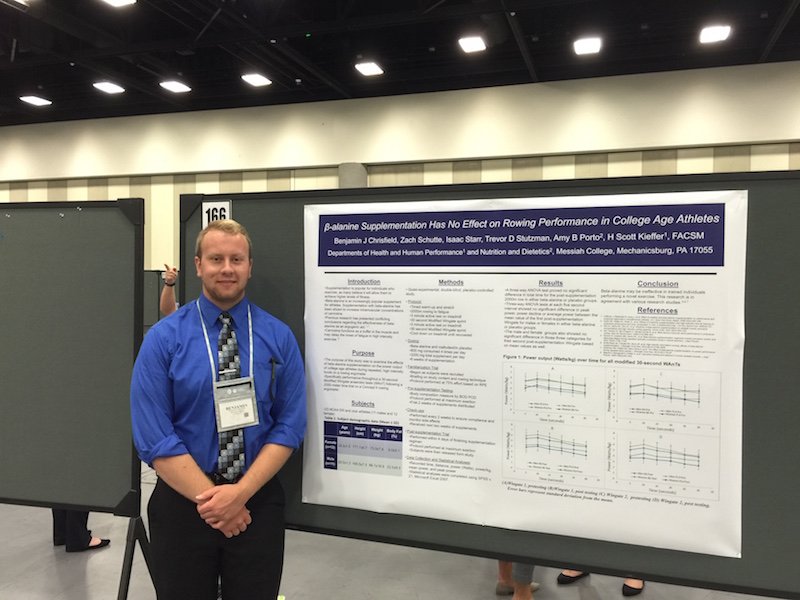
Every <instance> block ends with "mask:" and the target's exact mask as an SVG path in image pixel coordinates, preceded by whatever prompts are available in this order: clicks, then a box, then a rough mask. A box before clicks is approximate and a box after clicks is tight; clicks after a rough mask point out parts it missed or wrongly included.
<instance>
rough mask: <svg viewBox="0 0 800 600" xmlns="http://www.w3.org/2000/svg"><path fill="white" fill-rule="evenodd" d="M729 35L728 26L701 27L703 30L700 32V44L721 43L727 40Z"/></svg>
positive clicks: (729, 28)
mask: <svg viewBox="0 0 800 600" xmlns="http://www.w3.org/2000/svg"><path fill="white" fill-rule="evenodd" d="M730 34H731V27H730V25H713V26H711V27H703V30H702V31H701V32H700V43H701V44H713V43H714V42H722V41H725V40H727V39H728V36H729V35H730Z"/></svg>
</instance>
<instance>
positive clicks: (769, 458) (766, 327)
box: [181, 173, 800, 598]
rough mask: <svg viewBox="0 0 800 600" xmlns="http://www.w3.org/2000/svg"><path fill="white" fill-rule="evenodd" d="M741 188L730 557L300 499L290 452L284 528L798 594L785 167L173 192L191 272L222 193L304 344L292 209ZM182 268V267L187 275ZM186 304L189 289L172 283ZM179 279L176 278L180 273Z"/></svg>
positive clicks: (259, 283) (271, 298) (265, 283)
mask: <svg viewBox="0 0 800 600" xmlns="http://www.w3.org/2000/svg"><path fill="white" fill-rule="evenodd" d="M704 190H746V191H747V195H748V215H747V248H746V255H745V292H744V304H745V330H746V337H745V339H746V343H745V350H744V372H743V380H742V398H743V402H742V415H741V417H742V463H741V464H742V489H741V497H742V506H741V510H742V523H741V526H742V536H741V539H742V553H741V554H742V555H741V558H730V557H720V556H712V555H709V554H703V553H698V552H682V551H676V550H666V549H659V548H650V547H647V546H641V545H634V544H622V543H613V542H607V541H600V540H593V539H585V538H581V537H577V536H564V535H558V534H552V533H546V534H545V533H536V532H526V531H519V530H511V529H504V528H498V527H486V526H480V525H474V524H465V523H460V522H454V521H446V520H441V519H430V518H423V517H415V516H408V515H400V514H392V513H379V512H373V511H367V510H355V509H352V508H341V507H332V506H324V505H314V504H307V503H303V502H302V490H301V479H302V460H301V456H300V455H299V453H298V454H296V455H295V456H294V457H293V458H292V460H291V461H290V463H289V464H288V465H287V467H286V468H285V469H284V470H283V472H282V473H281V478H282V481H283V482H284V485H285V487H286V488H287V492H288V502H289V504H288V507H287V520H288V522H289V524H290V526H292V527H295V528H298V529H302V530H307V531H316V532H323V533H330V534H335V535H344V536H349V537H356V538H361V539H370V540H377V541H384V542H390V543H398V544H405V545H409V546H418V547H424V548H431V549H436V550H444V551H450V552H458V553H463V554H474V555H479V556H487V557H493V558H505V559H512V560H513V559H521V560H525V561H528V562H532V563H535V564H542V565H550V566H555V567H562V566H565V565H569V566H574V567H575V568H581V569H584V570H590V571H593V572H601V573H607V574H612V575H625V574H628V573H635V574H637V575H640V576H642V577H644V578H646V579H651V580H656V581H664V582H668V583H676V584H683V585H691V586H698V587H708V588H717V589H724V590H729V591H734V592H742V593H753V594H760V595H766V596H776V597H783V598H800V575H798V574H797V573H796V570H794V569H793V566H792V558H791V557H793V556H796V555H797V554H798V550H800V547H798V546H800V515H797V514H796V512H797V511H796V510H795V507H794V500H793V499H794V498H796V496H797V492H798V488H800V481H799V480H798V479H799V478H798V477H796V476H795V474H794V473H793V469H794V467H793V465H795V464H798V459H800V448H799V447H798V444H796V443H795V441H794V440H795V433H794V425H793V424H796V423H797V422H798V421H799V420H800V415H798V414H797V413H798V411H797V409H796V403H795V402H794V396H795V390H796V389H798V384H800V381H798V377H799V376H798V374H797V370H796V369H795V365H796V363H797V360H798V350H797V343H796V341H795V340H796V339H797V338H798V333H800V331H799V329H800V318H798V316H797V311H796V310H794V299H795V298H797V297H798V292H800V277H799V276H798V274H797V273H796V270H795V269H793V265H795V264H796V263H797V259H798V258H800V257H799V256H798V255H800V248H799V247H798V244H797V243H796V235H795V234H794V227H793V223H794V222H795V221H796V220H797V219H798V218H800V204H798V191H800V178H798V176H797V174H794V173H790V174H778V175H773V174H770V175H750V174H747V175H729V176H725V177H721V176H718V175H717V176H692V177H655V178H636V179H617V180H582V181H570V182H544V183H519V184H497V185H469V186H448V187H433V188H432V187H424V188H385V189H365V190H336V191H318V192H301V193H254V194H239V195H226V196H211V197H209V196H202V195H192V196H184V197H182V207H181V210H182V235H181V237H182V258H181V264H182V265H183V267H184V269H191V266H190V265H191V261H192V256H193V253H194V239H195V237H196V234H197V232H198V231H199V223H200V221H199V219H200V215H199V211H197V208H198V207H199V206H200V204H201V203H202V201H203V200H204V199H210V200H219V199H222V198H224V199H230V200H231V201H232V216H233V218H235V219H236V220H238V221H240V222H241V223H243V224H244V225H245V226H246V227H247V228H248V230H249V231H250V233H251V235H252V237H253V242H254V246H255V248H254V253H255V254H254V267H253V279H252V280H251V283H250V285H249V288H248V289H249V295H250V298H251V299H252V300H253V301H254V302H256V303H257V304H259V305H261V306H262V307H264V308H265V309H266V310H268V311H269V312H271V313H273V314H274V315H276V316H277V317H279V318H280V319H282V320H284V321H285V322H286V323H287V324H289V326H290V327H291V328H292V330H293V331H294V332H295V335H296V336H297V338H298V341H299V342H300V344H301V347H302V345H303V341H304V339H305V331H304V319H303V310H304V306H305V301H304V273H303V209H304V206H305V205H307V204H326V203H332V204H351V203H385V202H393V201H398V202H416V201H435V202H447V201H449V200H455V201H463V200H470V199H476V198H493V197H494V198H536V197H558V196H580V195H597V194H601V195H603V194H642V193H661V192H683V191H704ZM186 272H193V271H186ZM183 280H184V281H185V282H186V286H187V289H186V295H185V296H184V297H185V298H192V297H196V295H197V294H198V293H199V286H198V285H197V283H196V281H194V280H192V278H190V277H185V278H183ZM187 280H188V281H187Z"/></svg>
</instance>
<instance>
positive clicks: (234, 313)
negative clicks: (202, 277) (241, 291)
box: [198, 292, 250, 330]
mask: <svg viewBox="0 0 800 600" xmlns="http://www.w3.org/2000/svg"><path fill="white" fill-rule="evenodd" d="M198 302H199V303H200V311H201V312H202V313H203V320H204V321H205V322H206V327H208V328H209V329H211V328H212V327H216V324H218V323H219V315H220V314H221V313H222V312H224V311H223V310H222V309H221V308H219V307H218V306H217V305H216V304H214V303H213V302H211V300H209V299H208V298H206V296H205V294H203V293H202V292H201V294H200V298H199V299H198ZM249 304H250V301H249V300H248V299H247V294H245V296H244V298H242V299H241V300H240V301H239V303H238V304H236V305H235V306H233V307H231V308H229V309H228V311H227V312H228V313H229V314H230V315H231V317H232V318H233V327H234V329H237V330H239V329H241V328H242V327H245V328H246V327H247V307H248V306H249Z"/></svg>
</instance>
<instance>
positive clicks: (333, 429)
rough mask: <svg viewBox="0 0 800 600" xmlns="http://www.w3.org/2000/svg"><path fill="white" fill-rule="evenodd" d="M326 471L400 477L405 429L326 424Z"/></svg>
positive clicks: (384, 426) (333, 422)
mask: <svg viewBox="0 0 800 600" xmlns="http://www.w3.org/2000/svg"><path fill="white" fill-rule="evenodd" d="M325 468H326V469H335V470H338V471H357V472H361V473H372V474H382V475H396V476H400V475H401V474H402V472H403V428H402V427H387V426H386V425H369V424H363V423H340V422H335V421H325Z"/></svg>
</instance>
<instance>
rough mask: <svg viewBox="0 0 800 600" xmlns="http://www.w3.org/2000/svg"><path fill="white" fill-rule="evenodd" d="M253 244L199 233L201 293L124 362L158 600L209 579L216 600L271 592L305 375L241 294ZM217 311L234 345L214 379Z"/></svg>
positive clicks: (201, 595)
mask: <svg viewBox="0 0 800 600" xmlns="http://www.w3.org/2000/svg"><path fill="white" fill-rule="evenodd" d="M251 250H252V242H251V241H250V238H249V236H248V235H247V231H245V229H244V228H243V227H242V226H241V225H240V224H239V223H237V222H235V221H231V220H223V221H214V222H212V223H211V224H209V226H208V227H207V228H206V229H204V230H203V231H201V232H200V235H199V236H198V238H197V244H196V248H195V265H196V267H197V276H198V277H199V278H200V279H201V281H202V295H201V296H200V298H199V299H198V300H197V301H195V302H190V303H188V304H186V305H184V306H183V307H181V308H180V309H179V310H178V311H177V312H175V313H174V314H172V315H170V316H169V317H168V318H166V319H162V320H160V321H159V322H158V323H156V324H155V325H154V326H153V327H152V328H151V329H150V331H149V332H148V334H147V336H146V337H145V340H144V342H143V343H142V347H141V349H140V350H139V355H138V357H137V359H136V364H135V366H134V369H133V377H132V381H131V415H132V422H133V438H134V443H135V445H136V448H137V450H138V453H139V456H140V458H141V459H142V460H143V461H144V462H146V463H147V464H149V465H151V466H152V467H153V468H154V469H155V471H156V473H157V474H158V482H157V484H156V487H155V489H154V491H153V494H152V496H151V498H150V503H149V505H148V518H149V526H150V538H151V550H152V556H153V563H154V564H153V565H152V566H153V577H154V580H155V585H156V591H157V594H158V598H159V600H173V599H187V598H191V599H192V600H215V599H216V597H217V581H218V579H219V580H221V582H222V593H223V595H224V598H225V600H248V599H251V598H253V599H255V598H259V599H274V598H276V597H277V595H278V588H279V585H280V578H281V571H282V567H283V547H284V516H283V508H284V495H283V489H282V488H281V485H280V482H279V481H278V480H277V478H276V477H275V475H276V474H277V473H278V471H279V470H280V468H281V467H282V466H283V465H284V463H285V462H286V461H287V460H288V458H289V456H290V455H291V454H292V452H293V451H294V450H296V449H297V448H298V447H299V446H300V444H301V442H302V440H303V436H304V435H305V429H306V395H305V374H304V367H303V361H302V358H301V356H300V351H299V348H298V345H297V341H296V339H295V337H294V335H293V334H292V332H291V331H290V330H289V328H288V327H287V326H286V325H285V324H284V323H282V322H281V321H279V320H277V319H276V318H275V317H273V316H271V315H270V314H268V313H267V312H265V311H264V310H262V309H260V308H259V307H257V306H255V305H254V304H251V303H250V302H249V300H248V299H247V295H246V293H245V288H246V286H247V281H248V280H249V279H250V276H251V269H252V263H253V261H252V257H251ZM222 313H226V314H227V315H229V317H226V318H229V320H230V321H231V323H232V327H233V330H234V332H235V336H236V339H237V342H238V354H239V361H238V364H237V366H236V374H235V379H234V380H233V381H231V382H228V381H225V382H223V381H221V379H223V378H222V377H221V376H220V374H218V362H217V361H218V356H217V353H218V347H217V339H218V337H219V334H220V330H221V329H222V325H223V324H222V322H221V320H220V319H221V315H222ZM228 384H232V385H233V388H226V387H225V386H227V385H228ZM220 386H222V387H220ZM225 393H227V394H231V393H233V394H234V396H235V398H236V399H237V401H236V402H230V400H229V398H228V400H227V403H226V397H225ZM243 406H244V407H245V409H242V407H243ZM254 421H256V422H255V423H254ZM231 427H233V428H234V431H238V432H240V433H242V432H243V438H244V440H243V441H244V449H243V451H244V465H243V469H242V472H241V473H240V474H236V475H231V474H230V473H225V472H221V467H220V464H221V463H220V462H219V431H222V430H225V429H226V428H228V429H230V428H231ZM237 428H238V429H237ZM223 471H224V470H223Z"/></svg>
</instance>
